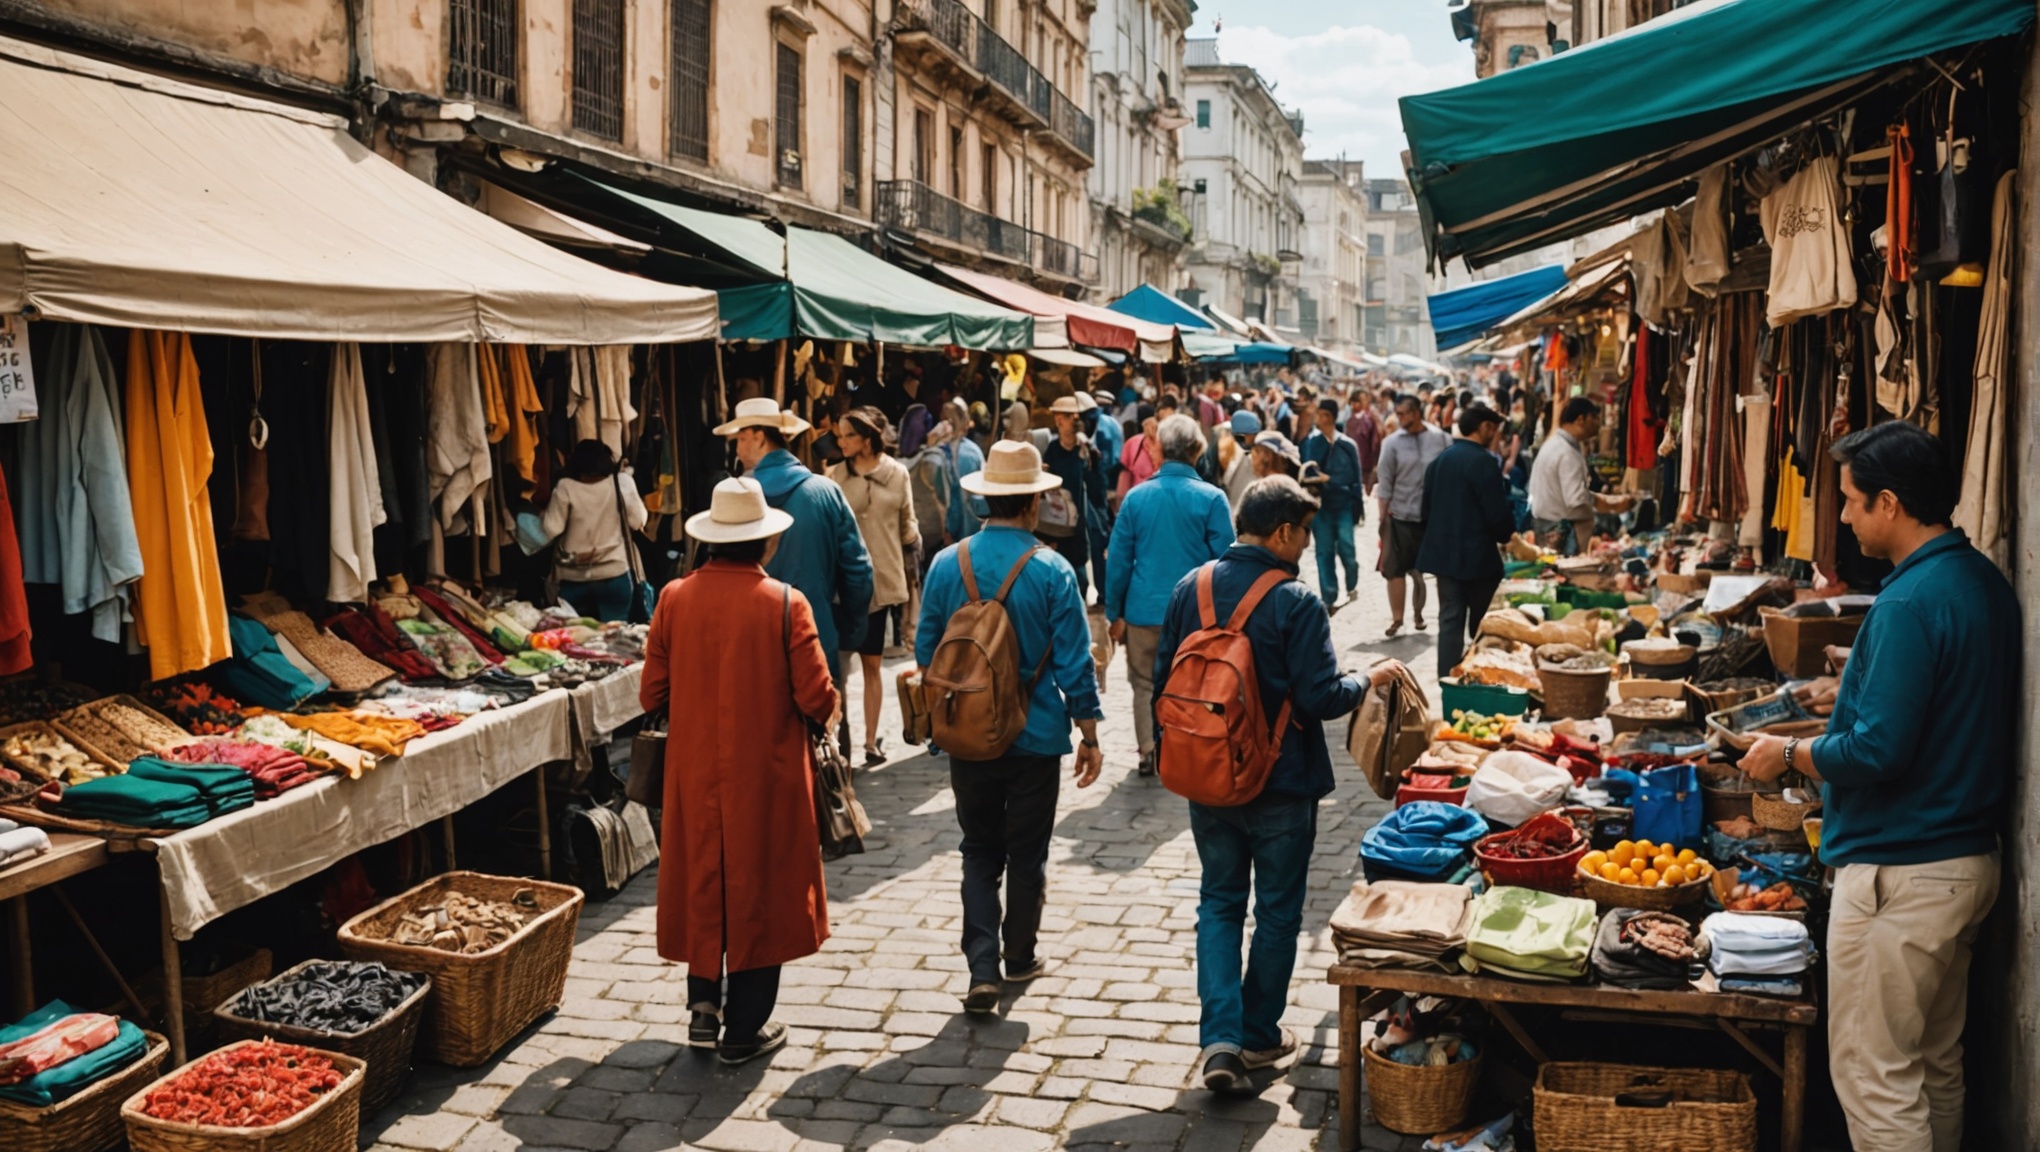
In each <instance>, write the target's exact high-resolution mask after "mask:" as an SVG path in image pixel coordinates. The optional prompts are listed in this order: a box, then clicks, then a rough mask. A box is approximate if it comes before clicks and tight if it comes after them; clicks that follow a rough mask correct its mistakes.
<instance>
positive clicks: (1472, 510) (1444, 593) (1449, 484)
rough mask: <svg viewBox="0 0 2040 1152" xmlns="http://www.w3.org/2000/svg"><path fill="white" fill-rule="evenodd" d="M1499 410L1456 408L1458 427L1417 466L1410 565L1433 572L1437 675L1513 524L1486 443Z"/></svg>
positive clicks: (1471, 626)
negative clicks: (1419, 497)
mask: <svg viewBox="0 0 2040 1152" xmlns="http://www.w3.org/2000/svg"><path fill="white" fill-rule="evenodd" d="M1501 430H1502V416H1501V413H1499V412H1496V411H1495V410H1494V409H1492V408H1489V407H1488V406H1487V405H1485V404H1474V405H1471V406H1469V407H1467V408H1464V409H1461V410H1460V413H1459V435H1458V436H1457V437H1456V438H1455V439H1454V440H1453V441H1452V444H1451V446H1450V447H1448V448H1446V449H1445V451H1443V452H1441V453H1439V454H1438V458H1437V459H1436V460H1433V461H1431V466H1430V467H1429V468H1426V469H1425V470H1424V543H1423V546H1422V547H1420V548H1418V549H1417V571H1419V572H1428V573H1430V574H1431V575H1433V576H1435V577H1437V579H1438V675H1440V676H1450V675H1451V674H1452V670H1453V669H1454V668H1457V667H1458V666H1459V660H1460V658H1461V657H1462V656H1464V655H1466V642H1467V641H1468V640H1470V639H1472V638H1473V634H1474V633H1475V632H1476V631H1478V630H1479V628H1480V618H1481V616H1482V615H1484V614H1485V613H1486V612H1487V607H1488V602H1489V601H1491V600H1493V599H1494V598H1495V589H1497V588H1499V587H1501V584H1502V554H1501V552H1500V551H1499V550H1498V549H1499V546H1500V545H1502V544H1504V543H1507V542H1508V539H1509V533H1510V532H1511V531H1513V530H1514V529H1515V527H1516V517H1515V512H1514V511H1513V510H1512V509H1511V508H1510V506H1509V483H1508V481H1506V480H1504V479H1502V469H1501V465H1500V464H1499V463H1497V462H1496V460H1495V458H1494V456H1493V455H1492V454H1491V453H1490V452H1489V451H1488V449H1489V448H1491V447H1492V446H1493V445H1494V442H1495V436H1496V434H1498V433H1499V432H1501Z"/></svg>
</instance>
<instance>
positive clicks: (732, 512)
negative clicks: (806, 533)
mask: <svg viewBox="0 0 2040 1152" xmlns="http://www.w3.org/2000/svg"><path fill="white" fill-rule="evenodd" d="M767 403H770V401H767ZM791 527H793V517H792V516H790V515H788V514H786V513H785V512H782V511H780V510H779V509H777V508H774V507H772V506H771V505H770V504H767V503H766V502H765V489H763V488H761V487H759V486H758V482H757V481H756V480H753V479H751V478H750V477H749V476H739V477H737V478H736V479H734V480H725V481H723V482H722V483H720V484H717V485H716V486H715V494H714V495H713V496H711V497H710V498H709V504H708V511H706V512H697V513H695V514H694V515H692V516H689V517H688V518H687V535H689V536H690V537H693V538H694V539H696V540H699V541H701V542H702V543H704V544H739V543H742V542H743V541H746V540H764V539H767V538H768V537H772V536H777V535H779V534H780V533H781V532H784V531H786V530H787V529H788V528H791Z"/></svg>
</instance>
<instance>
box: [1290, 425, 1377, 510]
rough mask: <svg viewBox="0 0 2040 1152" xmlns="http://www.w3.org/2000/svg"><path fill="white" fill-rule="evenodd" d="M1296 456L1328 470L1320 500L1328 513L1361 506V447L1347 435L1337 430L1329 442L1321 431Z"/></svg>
mask: <svg viewBox="0 0 2040 1152" xmlns="http://www.w3.org/2000/svg"><path fill="white" fill-rule="evenodd" d="M1297 454H1298V455H1299V456H1301V457H1302V458H1303V461H1304V463H1306V464H1312V463H1314V464H1316V465H1317V466H1318V467H1320V468H1322V469H1324V470H1325V475H1326V476H1327V477H1328V478H1329V479H1328V480H1327V481H1326V482H1325V485H1324V488H1323V490H1322V492H1321V494H1320V496H1319V499H1320V500H1322V501H1324V507H1325V508H1326V509H1327V510H1329V511H1334V512H1340V511H1345V510H1346V509H1349V508H1357V507H1359V506H1360V501H1361V500H1362V499H1363V498H1364V496H1363V493H1362V490H1361V487H1360V481H1361V475H1360V446H1359V445H1358V444H1355V443H1353V441H1351V440H1350V439H1348V438H1347V437H1346V434H1345V433H1343V432H1340V431H1338V430H1337V429H1334V430H1333V431H1332V438H1331V439H1329V440H1327V439H1325V434H1324V433H1323V432H1322V431H1318V432H1312V433H1311V434H1310V435H1309V436H1307V437H1305V438H1304V441H1303V443H1302V444H1301V445H1299V446H1298V448H1297Z"/></svg>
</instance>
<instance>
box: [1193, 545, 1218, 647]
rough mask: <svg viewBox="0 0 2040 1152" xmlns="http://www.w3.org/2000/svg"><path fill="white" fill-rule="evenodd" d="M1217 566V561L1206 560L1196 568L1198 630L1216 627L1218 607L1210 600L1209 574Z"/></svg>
mask: <svg viewBox="0 0 2040 1152" xmlns="http://www.w3.org/2000/svg"><path fill="white" fill-rule="evenodd" d="M1217 567H1218V561H1216V560H1207V561H1205V563H1204V567H1202V568H1199V569H1198V570H1197V627H1198V628H1199V629H1200V630H1203V629H1210V628H1216V627H1218V608H1217V606H1216V605H1215V604H1213V603H1212V600H1211V574H1212V571H1213V570H1214V569H1216V568H1217Z"/></svg>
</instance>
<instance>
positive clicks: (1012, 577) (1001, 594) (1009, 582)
mask: <svg viewBox="0 0 2040 1152" xmlns="http://www.w3.org/2000/svg"><path fill="white" fill-rule="evenodd" d="M1039 551H1041V545H1039V544H1036V545H1035V546H1034V547H1032V548H1029V549H1028V550H1027V551H1025V552H1022V553H1021V554H1020V558H1019V559H1018V560H1015V561H1013V570H1012V571H1011V572H1008V573H1006V582H1005V583H1004V584H1001V585H999V591H998V594H997V595H995V596H993V597H992V599H994V600H997V601H998V602H999V603H1001V604H1004V603H1005V602H1006V593H1008V592H1011V591H1012V590H1013V582H1014V581H1016V580H1018V579H1020V573H1021V571H1022V570H1023V569H1025V568H1026V567H1027V562H1028V561H1029V560H1032V559H1034V554H1035V553H1036V552H1039ZM972 583H975V581H972Z"/></svg>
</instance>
